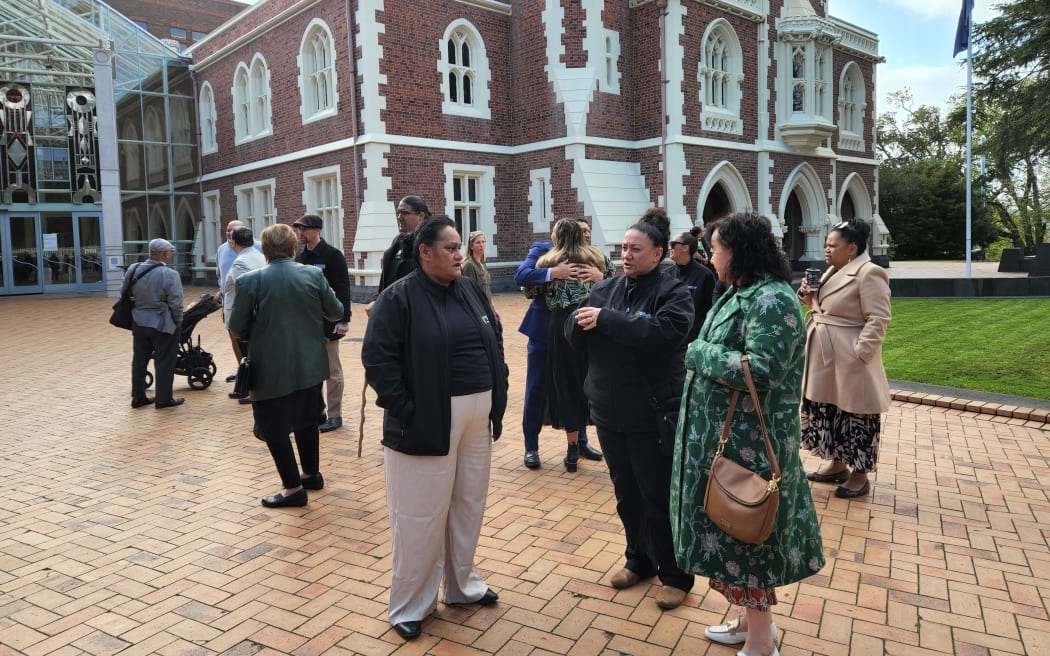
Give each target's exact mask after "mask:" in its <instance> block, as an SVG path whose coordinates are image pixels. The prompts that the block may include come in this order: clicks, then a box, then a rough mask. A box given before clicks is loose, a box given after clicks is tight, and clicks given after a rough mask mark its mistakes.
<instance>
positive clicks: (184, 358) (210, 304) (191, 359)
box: [146, 294, 222, 390]
mask: <svg viewBox="0 0 1050 656" xmlns="http://www.w3.org/2000/svg"><path fill="white" fill-rule="evenodd" d="M220 307H222V306H221V305H219V304H218V303H216V302H215V297H213V296H212V295H211V294H201V298H200V300H199V301H197V302H196V303H194V304H193V306H191V307H190V309H188V310H186V311H185V312H183V314H182V331H181V332H180V334H179V352H178V354H177V355H176V356H175V374H176V375H178V376H187V377H188V378H189V383H190V387H191V388H193V389H195V390H202V389H208V386H209V385H211V381H212V379H213V378H215V372H216V371H217V368H216V367H215V360H214V359H213V358H212V357H211V353H208V352H207V351H205V350H204V349H203V348H201V345H200V342H201V338H200V335H198V336H197V343H196V344H194V343H193V329H194V328H196V327H197V324H198V323H200V321H201V319H203V318H204V317H206V316H208V315H209V314H211V313H212V312H215V311H216V310H218V309H219V308H220ZM151 385H153V374H152V373H151V372H149V371H147V372H146V387H147V388H148V387H150V386H151Z"/></svg>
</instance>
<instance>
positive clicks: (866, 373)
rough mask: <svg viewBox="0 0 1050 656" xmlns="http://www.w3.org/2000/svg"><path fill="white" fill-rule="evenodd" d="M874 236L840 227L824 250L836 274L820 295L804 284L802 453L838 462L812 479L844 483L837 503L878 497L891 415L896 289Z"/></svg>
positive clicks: (825, 279)
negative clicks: (876, 254) (887, 361)
mask: <svg viewBox="0 0 1050 656" xmlns="http://www.w3.org/2000/svg"><path fill="white" fill-rule="evenodd" d="M870 232H871V228H869V227H868V224H866V223H864V222H863V221H843V222H842V223H839V224H837V225H835V227H834V228H832V229H831V232H830V233H829V234H828V237H827V240H825V242H824V260H825V261H826V262H827V263H828V270H827V271H825V272H824V275H823V276H822V277H821V279H820V286H819V287H818V288H816V289H812V288H810V286H809V284H808V283H807V282H806V280H803V281H802V285H801V286H800V287H799V290H798V295H799V298H800V299H801V300H802V302H803V303H804V304H805V305H806V306H807V307H809V309H810V318H809V330H808V333H807V348H806V375H805V379H804V382H803V398H802V448H804V449H809V450H810V451H811V452H812V453H813V455H816V456H819V457H820V458H823V459H825V460H831V464H830V465H829V466H827V467H824V468H820V469H818V470H817V471H815V472H811V473H810V474H809V475H808V478H809V480H811V481H814V482H816V483H839V484H840V485H839V487H837V488H835V496H837V497H839V498H840V499H852V498H854V497H859V496H863V495H865V494H868V492H869V491H870V490H871V484H870V483H869V482H868V473H869V472H873V471H875V465H876V464H877V463H878V460H879V436H880V433H881V430H882V413H883V412H886V410H888V409H889V407H890V388H889V383H888V381H887V380H886V370H885V369H884V368H883V366H882V342H883V340H884V339H886V328H887V327H888V326H889V323H890V281H889V276H888V275H887V274H886V270H885V269H883V268H882V267H880V266H878V265H877V264H875V263H874V262H872V261H871V258H870V257H869V256H868V253H867V252H866V246H867V244H868V235H869V234H870ZM850 470H852V472H851V471H850Z"/></svg>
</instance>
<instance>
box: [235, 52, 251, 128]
mask: <svg viewBox="0 0 1050 656" xmlns="http://www.w3.org/2000/svg"><path fill="white" fill-rule="evenodd" d="M248 86H249V85H248V67H247V66H246V65H245V64H244V62H240V63H239V64H237V70H236V72H234V74H233V89H232V90H231V91H232V94H233V133H234V136H235V138H236V141H237V143H240V142H242V141H246V140H248V139H250V138H251V134H252V133H251V114H252V113H251V100H250V99H249V96H248Z"/></svg>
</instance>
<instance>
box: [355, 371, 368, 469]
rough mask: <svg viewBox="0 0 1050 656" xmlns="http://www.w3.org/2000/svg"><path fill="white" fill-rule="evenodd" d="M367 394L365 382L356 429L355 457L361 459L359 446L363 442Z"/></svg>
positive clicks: (366, 383) (366, 382) (362, 388)
mask: <svg viewBox="0 0 1050 656" xmlns="http://www.w3.org/2000/svg"><path fill="white" fill-rule="evenodd" d="M366 392H368V381H367V380H366V381H365V384H364V386H363V387H361V423H360V424H358V427H357V457H358V458H360V457H361V444H362V443H363V442H364V441H365V407H366V405H367V403H368V401H367V400H366V399H365V393H366Z"/></svg>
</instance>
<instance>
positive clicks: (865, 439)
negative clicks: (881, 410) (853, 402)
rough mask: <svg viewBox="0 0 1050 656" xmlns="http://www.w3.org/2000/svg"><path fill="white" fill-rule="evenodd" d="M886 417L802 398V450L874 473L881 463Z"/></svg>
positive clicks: (856, 469) (853, 468) (854, 469)
mask: <svg viewBox="0 0 1050 656" xmlns="http://www.w3.org/2000/svg"><path fill="white" fill-rule="evenodd" d="M881 432H882V415H881V414H875V415H862V414H854V413H852V412H846V411H845V410H840V409H839V408H838V406H834V405H832V404H830V403H817V402H815V401H810V400H809V399H802V448H803V449H807V450H809V451H810V452H812V453H813V455H815V456H817V457H818V458H821V459H823V460H838V461H839V462H844V463H846V465H847V466H848V467H849V468H850V469H852V470H853V471H858V472H873V471H875V470H876V467H877V465H878V462H879V440H880V435H881Z"/></svg>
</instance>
